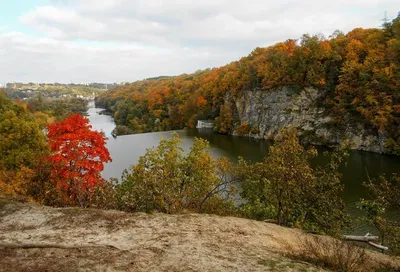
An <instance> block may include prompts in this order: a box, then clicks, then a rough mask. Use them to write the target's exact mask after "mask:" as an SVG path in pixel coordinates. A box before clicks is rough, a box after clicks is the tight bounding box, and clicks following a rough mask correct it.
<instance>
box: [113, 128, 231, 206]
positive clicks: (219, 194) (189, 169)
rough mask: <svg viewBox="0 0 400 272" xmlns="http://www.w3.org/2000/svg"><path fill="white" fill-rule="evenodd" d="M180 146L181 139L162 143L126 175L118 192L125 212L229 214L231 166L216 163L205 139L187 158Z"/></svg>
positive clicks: (191, 150) (149, 151) (220, 161)
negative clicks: (155, 211) (187, 211)
mask: <svg viewBox="0 0 400 272" xmlns="http://www.w3.org/2000/svg"><path fill="white" fill-rule="evenodd" d="M179 143H180V139H179V138H178V137H177V136H174V137H172V138H171V139H169V140H165V139H163V140H161V142H160V144H159V145H158V146H157V147H156V148H152V149H148V150H147V152H146V154H145V155H144V156H142V157H140V158H139V162H138V163H137V164H136V165H134V166H132V167H131V168H130V169H129V171H125V173H124V175H123V177H122V182H121V184H120V185H119V186H118V188H117V197H118V203H119V205H120V207H121V208H122V209H124V210H130V211H146V212H147V211H152V210H157V211H161V212H165V213H181V212H183V211H185V210H190V211H194V212H215V213H225V212H227V211H229V209H230V207H231V202H230V197H231V191H232V188H231V184H230V179H229V177H228V175H227V173H228V171H229V169H230V163H229V162H228V161H227V160H215V159H214V158H213V157H212V156H211V155H210V154H209V153H208V151H207V148H208V142H207V141H205V140H203V139H197V138H196V139H195V141H194V143H193V146H192V147H191V149H190V151H189V152H188V153H187V154H186V155H184V153H183V149H182V148H181V147H179Z"/></svg>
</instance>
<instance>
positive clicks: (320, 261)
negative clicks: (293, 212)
mask: <svg viewBox="0 0 400 272" xmlns="http://www.w3.org/2000/svg"><path fill="white" fill-rule="evenodd" d="M288 251H289V252H290V253H289V254H288V255H289V256H290V257H291V258H295V259H298V260H302V261H305V262H308V263H312V264H314V265H317V266H319V267H322V268H325V269H329V270H332V271H343V272H368V271H382V272H383V271H399V270H398V269H399V268H398V267H394V266H393V264H391V263H387V262H386V263H385V261H382V262H379V261H377V260H376V259H371V258H370V257H371V256H370V254H368V253H369V252H368V251H367V250H366V249H365V248H364V247H360V246H358V245H356V244H354V243H353V242H348V241H342V240H338V239H332V238H327V237H324V236H317V235H308V236H299V237H298V248H297V249H293V248H291V249H290V250H288Z"/></svg>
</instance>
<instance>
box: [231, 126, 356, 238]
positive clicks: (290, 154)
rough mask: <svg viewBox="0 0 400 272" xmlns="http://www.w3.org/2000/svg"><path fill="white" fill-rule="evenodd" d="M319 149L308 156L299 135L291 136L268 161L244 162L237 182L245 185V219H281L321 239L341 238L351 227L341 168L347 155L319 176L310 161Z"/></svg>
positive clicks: (277, 145) (338, 156)
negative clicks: (317, 234) (342, 195)
mask: <svg viewBox="0 0 400 272" xmlns="http://www.w3.org/2000/svg"><path fill="white" fill-rule="evenodd" d="M315 155H316V151H315V149H312V148H311V149H309V150H305V149H304V148H303V147H302V146H301V145H300V144H299V140H298V138H297V134H296V131H294V130H291V131H286V132H284V133H283V136H282V139H281V140H280V141H278V142H276V143H275V144H274V145H273V146H272V147H271V149H270V152H269V154H268V155H267V156H266V157H265V159H264V161H262V162H256V163H249V162H246V161H244V160H243V159H240V160H239V163H238V166H237V168H236V171H235V174H234V175H235V177H236V178H237V179H238V180H239V181H241V184H242V188H243V190H242V193H241V196H242V198H243V199H244V200H245V201H246V203H244V204H243V205H242V211H243V213H244V215H245V216H247V217H250V218H254V219H258V220H263V219H266V218H273V219H275V220H276V221H277V222H278V224H280V225H283V226H298V227H302V228H304V229H306V230H309V231H312V232H316V233H328V234H332V235H335V234H340V231H341V230H342V228H344V227H345V226H347V225H348V224H349V220H348V218H349V217H348V215H347V214H346V213H345V210H344V202H343V200H342V199H341V198H340V192H341V191H342V186H341V185H340V175H339V172H338V167H339V165H340V162H341V158H342V155H341V152H339V151H337V152H335V153H334V154H333V156H332V160H331V162H330V163H329V164H328V165H327V166H326V167H324V168H318V169H316V170H313V169H312V168H311V166H310V164H309V162H308V160H309V159H310V158H312V157H314V156H315Z"/></svg>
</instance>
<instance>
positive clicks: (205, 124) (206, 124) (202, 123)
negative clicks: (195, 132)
mask: <svg viewBox="0 0 400 272" xmlns="http://www.w3.org/2000/svg"><path fill="white" fill-rule="evenodd" d="M213 127H214V121H213V120H197V126H196V128H213Z"/></svg>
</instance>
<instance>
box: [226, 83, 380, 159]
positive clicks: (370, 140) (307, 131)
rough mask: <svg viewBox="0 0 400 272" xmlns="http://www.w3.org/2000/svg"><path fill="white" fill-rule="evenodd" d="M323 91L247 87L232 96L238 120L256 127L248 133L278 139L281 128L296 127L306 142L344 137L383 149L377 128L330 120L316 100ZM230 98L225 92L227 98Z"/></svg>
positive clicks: (329, 143)
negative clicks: (337, 122) (242, 92)
mask: <svg viewBox="0 0 400 272" xmlns="http://www.w3.org/2000/svg"><path fill="white" fill-rule="evenodd" d="M324 95H325V93H324V92H323V91H319V90H317V89H314V88H304V89H302V90H300V91H296V90H294V89H293V88H290V87H282V88H279V89H276V90H261V89H257V90H251V91H246V92H244V94H243V95H242V96H241V97H240V98H236V99H233V100H234V105H235V106H236V109H235V113H236V115H237V116H236V117H237V119H238V120H240V123H244V122H245V123H247V124H249V125H251V126H252V127H257V128H258V131H259V133H258V134H249V135H248V136H250V137H254V138H263V139H277V138H279V136H280V133H281V132H282V130H283V129H284V128H296V129H297V130H298V131H299V134H300V136H301V139H302V141H303V142H305V143H311V144H315V145H326V146H336V145H338V144H339V143H340V142H341V141H343V140H344V139H346V140H348V141H349V142H350V146H351V148H353V149H358V150H365V151H371V152H377V153H384V151H385V148H384V142H385V137H384V135H382V134H381V133H379V132H378V131H377V130H374V129H371V128H367V127H366V126H365V125H364V124H362V123H354V122H353V123H350V122H349V123H348V124H346V125H345V126H340V127H339V126H338V125H337V124H335V123H333V120H334V116H330V113H329V112H328V110H327V109H326V108H324V107H323V106H321V103H319V101H322V99H323V97H324ZM229 99H232V98H231V96H230V95H227V97H226V100H227V101H226V102H228V100H229ZM240 123H239V124H240ZM239 124H237V125H239ZM233 134H235V133H233Z"/></svg>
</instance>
